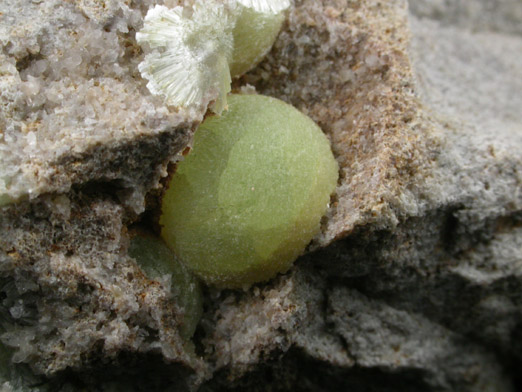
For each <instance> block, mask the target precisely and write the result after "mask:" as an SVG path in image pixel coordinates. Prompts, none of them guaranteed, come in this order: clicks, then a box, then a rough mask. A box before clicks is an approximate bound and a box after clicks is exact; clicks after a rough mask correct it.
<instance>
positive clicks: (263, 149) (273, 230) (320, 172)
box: [160, 95, 338, 288]
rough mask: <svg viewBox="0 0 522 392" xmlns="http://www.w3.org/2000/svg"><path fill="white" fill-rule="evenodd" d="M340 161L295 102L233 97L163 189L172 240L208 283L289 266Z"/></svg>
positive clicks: (243, 281) (315, 222) (319, 212)
mask: <svg viewBox="0 0 522 392" xmlns="http://www.w3.org/2000/svg"><path fill="white" fill-rule="evenodd" d="M337 177H338V166H337V162H336V161H335V159H334V157H333V154H332V151H331V150H330V145H329V142H328V139H327V138H326V137H325V135H324V134H323V133H322V131H321V129H320V128H319V127H318V126H317V125H316V124H315V123H314V122H313V121H312V120H311V119H310V118H308V117H307V116H305V115H303V114H302V113H300V112H299V111H298V110H297V109H295V108H294V107H292V106H290V105H288V104H286V103H284V102H282V101H280V100H277V99H274V98H270V97H266V96H261V95H231V96H229V109H228V111H226V112H224V113H223V115H222V116H212V117H208V118H207V119H206V120H205V121H204V122H203V124H202V125H201V126H200V127H199V129H198V130H197V131H196V134H195V137H194V144H193V149H192V151H191V153H190V154H189V155H188V156H187V158H186V159H185V160H184V161H182V162H181V163H180V164H179V165H178V168H177V170H176V173H175V174H174V176H173V178H172V180H171V182H170V186H169V189H168V190H167V192H166V193H165V195H164V198H163V204H162V216H161V218H160V224H161V225H162V226H163V229H162V232H161V234H162V237H163V238H164V239H165V242H166V243H167V245H168V246H169V247H170V248H171V249H172V250H173V251H174V252H175V253H176V254H177V255H178V256H179V258H180V260H181V261H182V262H184V263H185V264H186V265H187V266H189V268H191V269H192V270H193V271H194V272H195V273H196V274H197V275H199V276H200V277H201V278H202V279H204V280H205V281H206V282H207V283H209V284H213V285H216V286H218V287H229V288H236V287H245V286H248V285H250V284H252V283H255V282H260V281H264V280H267V279H269V278H271V277H273V276H275V275H276V274H277V273H278V272H283V271H286V270H288V268H289V267H290V266H291V265H292V263H293V261H294V260H295V259H296V258H297V257H298V256H299V255H300V254H301V253H303V251H304V249H305V247H306V245H307V244H308V243H309V242H310V240H311V239H312V237H313V236H314V235H315V234H317V233H318V232H319V229H320V220H321V217H322V216H323V215H324V213H325V211H326V209H327V206H328V203H329V200H330V195H331V193H332V192H333V191H334V189H335V186H336V183H337Z"/></svg>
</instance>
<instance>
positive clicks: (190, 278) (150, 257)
mask: <svg viewBox="0 0 522 392" xmlns="http://www.w3.org/2000/svg"><path fill="white" fill-rule="evenodd" d="M129 255H130V256H131V257H132V258H134V259H135V260H136V262H137V263H138V265H139V266H140V268H141V269H142V270H143V271H144V272H145V273H146V274H147V276H148V277H149V278H151V279H159V278H162V277H164V276H165V275H168V276H170V279H171V292H172V295H173V296H174V297H175V298H176V300H177V303H178V305H179V306H180V307H181V308H182V309H183V311H184V317H183V320H182V323H181V326H180V335H181V336H182V337H183V338H185V339H186V340H188V339H190V338H191V337H192V335H193V334H194V331H195V330H196V327H197V324H198V322H199V319H200V318H201V314H202V313H203V294H202V293H201V287H200V283H199V282H198V280H197V278H196V277H195V276H194V275H193V274H192V273H191V272H190V271H189V270H188V269H187V267H185V266H184V265H183V264H182V263H180V262H179V261H178V260H177V258H176V256H175V255H174V254H173V252H172V251H171V250H170V249H169V248H168V247H167V245H165V243H164V242H163V240H162V239H161V238H157V237H155V236H153V235H151V234H148V233H142V232H140V233H139V234H136V235H135V236H134V237H132V239H131V242H130V247H129Z"/></svg>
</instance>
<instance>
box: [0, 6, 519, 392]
mask: <svg viewBox="0 0 522 392" xmlns="http://www.w3.org/2000/svg"><path fill="white" fill-rule="evenodd" d="M149 3H152V2H148V1H143V2H134V1H120V0H111V1H95V0H92V1H77V2H63V1H44V2H33V1H29V0H27V1H26V0H17V1H13V2H9V4H8V2H4V3H3V4H0V22H1V23H0V45H1V47H2V51H1V52H0V57H1V63H0V86H1V88H0V104H1V110H0V130H1V133H0V154H1V155H0V156H1V160H0V204H3V205H4V206H3V207H0V208H1V211H0V230H1V232H2V233H3V235H2V238H1V239H0V316H1V319H0V320H1V325H0V327H1V328H3V329H4V330H5V332H4V333H3V335H2V342H3V343H4V344H5V345H6V347H7V346H9V347H11V348H10V350H11V351H9V353H13V357H12V359H13V361H15V362H17V363H19V364H18V365H16V366H14V365H11V364H9V360H7V362H6V361H5V360H4V358H3V357H2V356H1V355H0V367H2V368H3V370H2V369H0V380H4V381H5V384H4V389H6V390H42V391H43V390H53V391H54V390H63V391H71V390H72V391H76V390H78V391H79V390H85V389H87V390H125V391H130V390H136V391H139V390H147V391H155V390H158V391H160V390H165V389H166V388H175V387H177V388H178V389H179V390H185V389H189V388H199V389H200V390H202V391H221V390H223V391H225V390H226V391H231V390H238V391H239V390H241V391H245V390H247V391H267V390H273V391H287V390H293V391H330V390H350V391H368V390H387V391H420V390H422V391H456V390H458V391H512V390H515V389H516V388H520V387H521V385H522V380H521V379H520V376H519V374H518V372H517V370H518V369H520V366H522V356H521V354H520V353H521V352H522V256H521V255H522V225H521V224H522V157H521V154H520V151H521V150H522V111H521V110H520V108H521V107H522V94H521V91H522V56H520V53H522V29H521V27H520V26H522V4H521V3H520V2H519V1H517V0H497V1H496V2H490V1H486V0H483V1H482V0H481V1H475V2H466V4H463V2H459V1H444V2H440V1H435V0H422V1H420V0H419V1H412V4H410V5H409V6H408V3H407V2H406V1H405V0H392V1H386V2H383V1H377V0H361V1H348V0H323V1H319V0H317V1H315V0H307V1H295V3H294V6H293V7H292V9H291V10H290V13H289V15H288V20H287V23H286V24H285V26H284V28H283V31H282V32H281V34H280V36H279V38H278V40H277V41H276V43H275V45H274V48H273V50H272V52H271V53H270V54H269V56H268V57H267V58H266V59H265V60H264V61H263V62H262V63H261V64H260V65H259V66H258V67H257V68H256V69H254V70H253V71H251V72H250V73H248V74H247V75H244V76H243V77H242V78H241V79H240V80H238V81H237V82H236V87H238V88H239V86H241V85H244V84H246V83H248V84H250V85H252V86H254V87H255V89H256V90H257V91H258V92H260V93H263V94H268V95H272V96H275V97H279V98H281V99H283V100H285V101H287V102H289V103H292V104H293V105H294V106H296V107H297V108H298V109H300V110H301V111H303V112H304V113H306V114H308V115H309V116H311V117H312V118H313V119H314V120H315V121H316V122H317V123H318V124H319V125H320V126H321V128H322V129H323V130H324V132H325V133H326V134H327V136H328V137H329V138H330V140H331V142H332V149H333V151H334V154H335V156H336V159H337V160H338V162H339V165H340V174H341V177H340V180H339V184H338V187H337V191H336V194H335V196H334V198H333V199H332V203H331V208H330V210H329V212H328V215H327V216H326V217H325V219H324V220H323V230H322V232H321V234H320V235H319V236H317V237H316V238H315V239H314V241H313V242H312V244H311V246H310V251H311V252H310V253H308V254H307V255H305V256H303V257H301V258H300V259H299V260H298V261H297V262H296V264H295V266H294V268H293V269H292V270H291V271H289V272H288V273H287V274H285V275H282V276H278V277H277V278H275V279H273V280H272V281H270V282H268V283H266V284H262V285H258V286H254V287H252V288H250V289H249V290H247V291H217V290H215V289H212V288H207V289H206V290H205V313H204V316H203V319H202V321H201V323H200V326H199V328H198V330H197V332H196V335H195V337H194V339H193V345H192V344H189V343H187V342H184V341H183V340H182V339H181V338H180V336H179V333H178V324H179V320H181V319H182V317H183V314H182V312H180V309H179V307H178V306H177V304H176V300H175V298H171V297H170V296H169V292H168V289H167V288H166V287H165V286H164V285H163V284H162V283H161V282H157V281H153V280H151V279H149V278H147V276H146V275H145V274H144V273H143V272H142V271H141V270H140V269H139V267H138V265H137V264H136V262H135V261H134V260H133V259H132V258H130V257H128V255H127V249H128V229H129V227H131V226H132V225H134V224H136V222H141V223H142V224H144V225H147V224H149V223H150V221H151V215H153V211H152V210H154V207H155V205H156V204H155V198H156V196H157V194H158V193H159V192H160V191H161V188H162V182H161V178H163V177H165V176H166V175H167V168H168V165H169V163H170V162H173V161H175V160H177V159H179V157H180V154H181V152H182V151H183V149H184V148H185V147H186V145H187V144H188V143H189V142H190V138H191V135H192V133H193V131H194V129H195V128H196V126H197V124H198V123H199V122H200V121H201V119H202V117H203V113H197V112H186V111H178V110H176V109H175V108H170V107H166V106H164V105H163V103H162V102H161V100H159V99H158V98H156V97H153V96H151V95H150V93H149V92H148V90H147V89H146V87H145V84H146V82H145V81H144V80H143V79H142V78H141V77H140V75H139V73H138V71H137V64H138V63H139V62H140V61H141V59H142V56H143V54H142V53H141V50H140V48H139V47H138V46H137V45H136V42H135V39H134V35H135V31H136V30H137V29H139V28H140V27H141V25H142V19H143V16H144V15H145V13H146V11H147V9H148V7H149V6H150V4H149ZM171 3H173V2H171ZM468 3H469V4H468ZM151 211H152V212H151ZM0 354H1V353H0ZM6 363H7V365H6ZM2 364H3V365H2ZM6 368H7V370H6ZM35 380H36V381H37V382H35ZM31 385H40V386H38V387H31ZM24 388H25V389H24ZM31 388H32V389H31ZM82 388H84V389H82ZM96 388H97V389H96Z"/></svg>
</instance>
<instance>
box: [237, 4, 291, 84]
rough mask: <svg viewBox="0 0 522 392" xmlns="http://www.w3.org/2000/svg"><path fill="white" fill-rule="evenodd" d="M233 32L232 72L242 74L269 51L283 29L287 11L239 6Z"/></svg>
mask: <svg viewBox="0 0 522 392" xmlns="http://www.w3.org/2000/svg"><path fill="white" fill-rule="evenodd" d="M239 9H240V11H239V12H238V16H237V20H236V25H235V27H234V30H232V34H233V36H234V46H233V51H232V61H231V62H230V74H231V75H232V77H236V76H240V75H242V74H244V73H245V72H247V71H248V70H250V69H251V68H253V67H254V66H255V65H256V64H257V63H259V62H260V61H261V60H262V59H263V57H265V55H266V54H267V53H268V51H269V50H270V48H272V45H273V44H274V41H275V40H276V38H277V35H278V34H279V31H280V30H281V26H282V25H283V22H284V20H285V13H284V11H281V12H279V13H263V12H259V11H256V10H255V9H252V8H247V7H243V6H239Z"/></svg>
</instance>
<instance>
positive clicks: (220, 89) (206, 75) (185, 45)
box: [136, 0, 290, 113]
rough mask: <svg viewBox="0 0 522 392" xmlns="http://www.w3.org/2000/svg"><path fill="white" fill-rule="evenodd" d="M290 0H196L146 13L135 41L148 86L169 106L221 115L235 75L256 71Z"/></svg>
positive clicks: (161, 6)
mask: <svg viewBox="0 0 522 392" xmlns="http://www.w3.org/2000/svg"><path fill="white" fill-rule="evenodd" d="M289 7H290V2H289V0H195V1H193V2H185V5H180V6H177V7H174V8H167V7H165V6H163V5H157V6H155V7H153V8H151V9H150V10H149V11H148V12H147V16H146V17H145V20H144V24H143V29H141V30H140V31H139V32H138V33H137V34H136V40H137V41H138V43H139V44H141V45H142V46H143V47H144V50H145V52H148V53H147V55H146V56H145V58H144V60H143V61H142V62H141V63H140V65H139V70H140V72H141V74H142V76H143V77H144V78H145V79H147V80H148V81H149V82H148V84H147V87H148V89H149V91H150V92H151V93H152V94H154V95H160V96H163V97H164V98H165V102H166V103H167V104H169V105H173V106H179V107H185V108H190V107H196V108H201V107H206V105H207V104H209V103H211V105H210V108H211V110H213V111H214V112H215V113H221V112H222V111H223V110H224V109H225V108H226V105H227V93H228V92H230V88H231V87H230V84H231V81H232V79H231V77H237V76H240V75H241V74H243V73H244V72H246V71H248V70H249V69H251V68H252V67H254V66H255V65H256V64H257V63H258V62H259V61H261V59H262V58H263V57H264V56H265V55H266V53H267V52H268V51H269V50H270V48H271V47H272V44H273V43H274V41H275V39H276V37H277V35H278V33H279V30H280V29H281V26H282V24H283V21H284V19H285V14H286V10H287V9H288V8H289Z"/></svg>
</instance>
